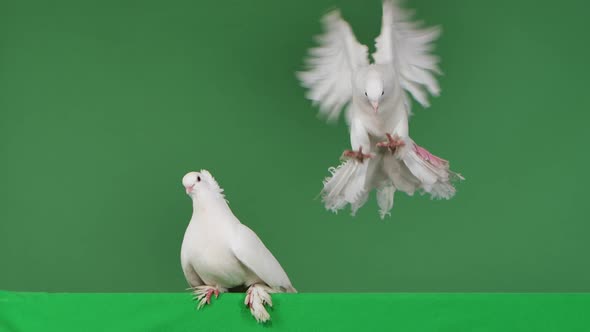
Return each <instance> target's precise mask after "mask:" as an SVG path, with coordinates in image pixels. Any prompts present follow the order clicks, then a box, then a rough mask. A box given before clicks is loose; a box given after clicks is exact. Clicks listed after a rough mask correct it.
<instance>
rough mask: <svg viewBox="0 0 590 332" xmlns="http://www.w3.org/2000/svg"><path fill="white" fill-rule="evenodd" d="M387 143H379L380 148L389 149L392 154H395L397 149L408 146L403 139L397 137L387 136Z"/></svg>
mask: <svg viewBox="0 0 590 332" xmlns="http://www.w3.org/2000/svg"><path fill="white" fill-rule="evenodd" d="M385 136H387V141H383V142H379V143H377V146H378V147H380V148H387V149H388V150H389V151H390V152H391V153H395V151H396V150H397V148H399V147H402V146H404V145H406V143H405V142H404V140H403V139H401V137H399V136H397V135H393V136H392V135H391V134H385Z"/></svg>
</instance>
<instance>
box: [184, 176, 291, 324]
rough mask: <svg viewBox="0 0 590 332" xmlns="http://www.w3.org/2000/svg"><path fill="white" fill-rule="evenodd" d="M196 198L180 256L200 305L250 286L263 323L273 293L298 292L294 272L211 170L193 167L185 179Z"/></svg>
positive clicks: (252, 309) (254, 310)
mask: <svg viewBox="0 0 590 332" xmlns="http://www.w3.org/2000/svg"><path fill="white" fill-rule="evenodd" d="M182 184H183V185H184V187H185V188H186V193H187V194H188V195H189V196H190V197H191V198H192V201H193V215H192V217H191V221H190V223H189V225H188V227H187V229H186V232H185V234H184V240H183V241H182V249H181V253H180V260H181V263H182V270H183V272H184V276H185V278H186V280H187V282H188V283H189V285H190V286H191V288H192V289H193V291H194V295H195V298H196V299H197V300H198V301H199V305H198V308H199V309H200V308H201V307H203V306H204V305H205V304H208V303H210V299H211V296H212V295H213V294H215V297H216V298H217V296H218V295H219V293H223V292H227V291H229V290H230V289H235V288H236V287H247V288H248V289H247V291H246V299H245V302H244V303H245V304H246V305H247V306H248V307H249V308H250V312H251V313H252V315H253V316H254V317H255V318H256V320H257V321H258V322H266V321H268V320H269V319H270V315H269V314H268V312H267V311H266V309H265V307H264V306H265V305H269V306H272V301H271V297H270V293H276V292H288V293H295V292H297V291H296V290H295V288H293V286H292V285H291V281H289V277H287V274H286V273H285V271H284V270H283V268H282V267H281V265H280V264H279V262H278V261H277V260H276V259H275V258H274V256H273V255H272V254H271V252H270V251H269V250H268V249H267V248H266V247H265V246H264V244H263V243H262V241H261V240H260V239H259V238H258V236H257V235H256V233H254V232H253V231H252V230H250V228H248V227H247V226H245V225H243V224H242V223H240V221H239V220H238V218H236V217H235V216H234V214H233V213H232V211H231V209H230V208H229V206H228V204H227V201H226V200H225V196H224V195H223V189H221V188H220V187H219V185H218V184H217V182H216V181H215V179H214V178H213V176H211V174H210V173H209V172H208V171H206V170H201V171H200V172H190V173H188V174H186V175H185V176H184V178H183V179H182Z"/></svg>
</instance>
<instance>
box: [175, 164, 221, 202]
mask: <svg viewBox="0 0 590 332" xmlns="http://www.w3.org/2000/svg"><path fill="white" fill-rule="evenodd" d="M182 185H183V186H184V189H185V190H186V193H187V195H189V196H190V197H191V198H195V197H196V196H198V195H206V196H210V197H217V196H219V197H223V189H221V188H220V187H219V185H218V184H217V181H215V179H214V178H213V176H212V175H211V173H209V171H207V170H204V169H203V170H201V171H200V172H190V173H187V174H186V175H185V176H184V177H183V178H182Z"/></svg>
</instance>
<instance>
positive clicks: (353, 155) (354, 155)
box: [341, 146, 373, 163]
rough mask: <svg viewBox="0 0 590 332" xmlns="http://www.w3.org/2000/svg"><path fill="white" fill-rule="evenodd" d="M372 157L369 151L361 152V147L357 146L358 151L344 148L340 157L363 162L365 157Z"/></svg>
mask: <svg viewBox="0 0 590 332" xmlns="http://www.w3.org/2000/svg"><path fill="white" fill-rule="evenodd" d="M371 157H373V155H372V154H370V153H363V147H362V146H361V147H359V150H358V151H353V150H344V153H342V157H341V159H356V160H357V161H358V162H361V163H362V162H363V161H365V159H369V158H371Z"/></svg>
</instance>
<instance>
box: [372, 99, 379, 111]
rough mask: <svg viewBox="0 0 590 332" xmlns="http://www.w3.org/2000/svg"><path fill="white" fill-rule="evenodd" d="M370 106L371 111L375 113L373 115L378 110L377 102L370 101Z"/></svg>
mask: <svg viewBox="0 0 590 332" xmlns="http://www.w3.org/2000/svg"><path fill="white" fill-rule="evenodd" d="M371 106H373V111H375V113H377V111H378V110H379V102H378V101H372V102H371Z"/></svg>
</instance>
